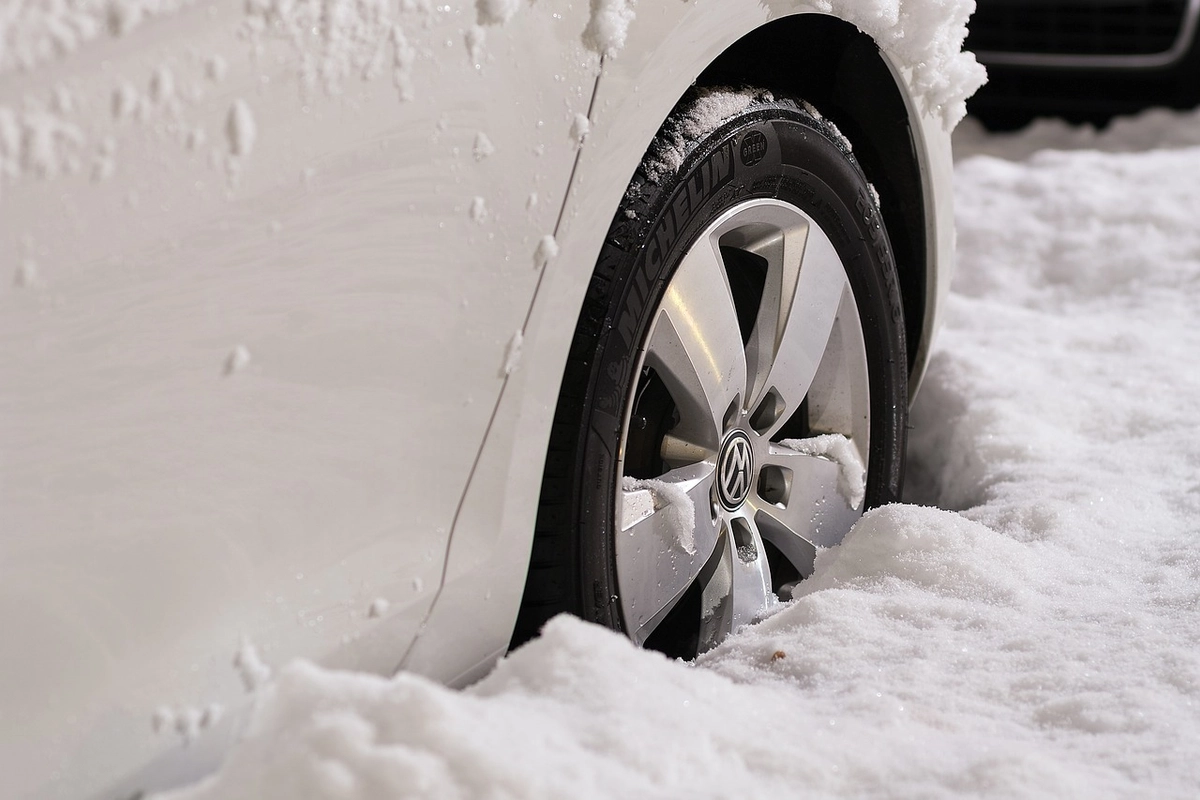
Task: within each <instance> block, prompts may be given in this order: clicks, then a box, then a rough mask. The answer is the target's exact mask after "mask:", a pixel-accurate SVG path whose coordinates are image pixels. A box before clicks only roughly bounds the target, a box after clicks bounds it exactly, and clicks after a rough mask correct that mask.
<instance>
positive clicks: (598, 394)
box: [514, 91, 907, 658]
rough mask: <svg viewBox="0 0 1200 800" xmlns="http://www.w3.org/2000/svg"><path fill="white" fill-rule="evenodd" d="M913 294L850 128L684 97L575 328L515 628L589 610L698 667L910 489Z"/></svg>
mask: <svg viewBox="0 0 1200 800" xmlns="http://www.w3.org/2000/svg"><path fill="white" fill-rule="evenodd" d="M730 109H739V110H737V111H736V112H735V113H732V114H730V113H729V112H730ZM722 117H724V121H723V122H721V123H720V124H719V125H717V126H716V127H715V129H713V130H710V131H708V132H705V133H699V132H700V131H703V129H704V127H705V121H706V120H712V119H714V118H717V119H720V118H722ZM897 286H898V284H897V280H896V268H895V264H894V263H893V259H892V254H891V248H890V246H889V243H888V238H887V234H886V231H885V230H884V228H883V225H882V221H881V219H880V215H879V212H878V208H877V202H876V200H875V195H874V192H873V190H872V189H871V188H870V186H869V184H868V183H867V180H866V178H865V177H864V176H863V174H862V172H861V170H860V169H859V167H858V165H857V163H856V162H855V160H854V158H853V156H852V155H851V153H850V151H849V147H848V145H847V144H846V143H845V140H844V139H843V138H842V137H841V135H840V134H839V133H837V131H836V129H834V128H833V127H832V125H830V124H829V123H828V122H826V121H825V120H823V119H821V118H820V117H819V116H818V115H816V114H815V113H813V112H812V111H811V109H808V108H807V107H806V106H804V105H803V104H801V103H798V102H792V101H786V100H775V99H773V98H771V97H770V96H769V95H766V94H765V93H761V92H745V91H742V92H722V91H703V92H697V93H696V94H695V95H694V96H693V97H692V98H690V99H689V100H687V101H685V102H684V103H681V105H680V107H679V108H678V109H677V110H676V112H675V113H674V114H673V115H672V117H671V118H670V119H668V121H667V122H666V124H665V125H664V126H663V129H662V130H661V131H660V133H659V136H658V137H657V139H656V140H655V143H654V145H653V146H652V147H651V149H650V151H649V152H648V154H647V156H646V158H645V160H644V161H643V163H642V166H641V168H640V169H639V171H638V173H637V174H636V175H635V177H634V180H633V182H632V184H631V185H630V187H629V190H628V191H627V193H626V196H625V200H624V202H623V203H622V206H621V208H620V209H619V210H618V211H617V214H616V216H615V218H614V220H613V223H612V225H611V227H610V229H609V234H608V237H607V238H606V242H605V245H604V249H603V251H602V253H601V256H600V259H599V263H598V265H597V268H596V272H595V274H594V276H593V279H592V282H591V284H590V286H589V290H588V294H587V297H586V300H585V304H584V308H583V312H582V314H581V315H580V318H579V322H578V325H577V327H576V331H575V337H574V340H573V344H572V348H571V355H570V362H569V364H568V366H567V371H566V376H565V378H564V381H563V385H562V389H561V392H560V396H559V401H558V407H557V410H556V412H555V420H554V429H553V432H552V436H551V442H550V450H549V456H548V459H547V464H546V470H545V474H544V477H543V483H542V496H541V501H540V505H539V511H538V521H537V529H536V534H535V541H534V547H533V553H532V558H531V563H530V571H529V577H528V581H527V585H526V589H525V596H524V599H523V601H522V609H521V614H520V617H519V619H518V624H517V630H516V633H515V636H514V642H515V643H519V642H520V641H523V640H524V639H526V638H529V637H531V636H532V635H534V634H535V633H536V631H537V630H538V629H539V628H540V626H541V624H542V623H543V622H544V621H545V620H546V619H548V618H549V617H550V616H552V615H553V614H556V613H560V612H570V613H573V614H577V615H579V616H582V617H583V618H585V619H588V620H591V621H594V622H598V623H600V624H603V625H606V626H609V627H611V628H614V629H618V630H623V631H625V632H626V633H627V634H628V635H629V636H630V637H631V638H632V639H633V640H634V641H635V642H637V643H638V644H642V645H645V646H647V647H651V648H654V649H658V650H661V651H663V652H665V653H667V654H669V655H672V656H678V657H684V658H690V657H693V656H695V655H696V654H697V653H699V652H703V651H704V650H706V649H708V648H710V647H712V646H713V645H715V644H716V643H718V642H719V641H721V640H722V639H723V638H724V637H725V636H727V635H729V634H730V633H731V632H733V631H735V630H736V629H737V628H739V627H740V626H742V625H744V624H746V623H749V622H752V621H754V619H755V618H756V617H757V616H759V615H760V614H761V613H762V611H763V610H764V609H765V608H767V607H768V606H769V605H770V604H771V603H773V602H775V599H776V598H777V597H779V596H784V597H786V596H788V595H789V594H790V591H791V589H792V587H793V586H794V585H795V584H796V583H797V582H798V581H800V580H802V579H803V578H804V577H806V576H808V575H809V574H810V573H811V572H812V568H813V559H814V556H815V552H816V548H819V547H830V546H833V545H836V544H838V543H839V542H840V541H841V540H842V538H843V537H844V536H845V535H846V533H847V532H848V531H849V529H850V527H851V526H852V525H853V524H854V522H855V521H856V520H857V518H858V517H859V516H861V514H862V513H863V511H864V510H865V509H867V508H870V507H873V506H877V505H882V504H884V503H888V502H892V501H894V500H896V499H897V498H898V496H899V492H900V485H901V480H902V475H903V467H904V444H905V423H906V419H907V406H906V402H907V383H906V365H907V359H906V357H905V342H904V320H903V312H902V308H901V302H900V296H899V292H898V288H897Z"/></svg>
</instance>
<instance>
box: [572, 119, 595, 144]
mask: <svg viewBox="0 0 1200 800" xmlns="http://www.w3.org/2000/svg"><path fill="white" fill-rule="evenodd" d="M591 128H592V123H591V122H590V121H589V120H588V118H587V115H585V114H576V115H575V116H574V117H573V118H572V119H571V130H570V137H571V141H573V142H575V143H576V144H583V140H584V139H585V138H587V135H588V131H590V130H591Z"/></svg>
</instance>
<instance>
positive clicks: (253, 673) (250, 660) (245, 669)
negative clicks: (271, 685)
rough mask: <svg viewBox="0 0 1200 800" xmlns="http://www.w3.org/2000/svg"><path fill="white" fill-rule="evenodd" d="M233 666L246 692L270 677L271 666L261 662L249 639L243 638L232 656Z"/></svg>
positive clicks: (259, 685) (257, 687)
mask: <svg viewBox="0 0 1200 800" xmlns="http://www.w3.org/2000/svg"><path fill="white" fill-rule="evenodd" d="M233 668H234V669H236V670H237V673H238V675H239V676H240V677H241V679H242V685H243V686H245V687H246V691H247V692H254V691H257V690H258V689H260V688H261V687H262V686H264V685H265V684H266V683H267V681H268V680H270V678H271V668H270V667H268V666H267V665H266V664H265V663H263V660H262V658H260V657H259V655H258V649H257V648H256V647H255V646H254V643H253V642H251V641H250V640H249V639H243V640H242V644H241V647H239V648H238V651H237V653H236V654H235V655H234V657H233Z"/></svg>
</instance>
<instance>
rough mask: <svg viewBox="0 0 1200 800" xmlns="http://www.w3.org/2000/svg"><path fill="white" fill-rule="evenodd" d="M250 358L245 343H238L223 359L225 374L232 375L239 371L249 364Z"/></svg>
mask: <svg viewBox="0 0 1200 800" xmlns="http://www.w3.org/2000/svg"><path fill="white" fill-rule="evenodd" d="M250 359H251V355H250V351H249V350H248V349H247V348H246V345H244V344H239V345H237V346H235V347H234V348H233V350H231V351H230V353H229V356H228V357H226V359H225V370H224V371H225V374H226V375H233V374H234V373H236V372H241V371H242V370H244V369H245V368H246V367H248V366H250Z"/></svg>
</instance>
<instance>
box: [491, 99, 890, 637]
mask: <svg viewBox="0 0 1200 800" xmlns="http://www.w3.org/2000/svg"><path fill="white" fill-rule="evenodd" d="M741 94H743V95H747V94H748V95H750V97H751V98H752V99H751V101H750V102H749V103H748V104H747V105H746V107H745V108H744V110H742V111H741V112H740V113H738V114H736V115H735V116H734V117H733V118H731V119H727V120H726V121H725V122H723V123H722V124H720V126H719V127H717V128H716V129H715V130H713V131H711V132H710V133H708V134H706V135H704V136H702V137H700V138H699V140H698V141H688V130H689V128H692V127H694V125H695V117H696V112H697V110H698V109H701V108H703V107H704V106H703V104H705V103H706V102H709V103H710V104H711V97H710V94H709V93H708V92H704V91H698V92H694V93H693V94H692V96H690V97H689V98H686V99H685V100H684V101H682V102H681V103H680V105H679V107H678V108H677V109H676V111H675V112H674V113H673V114H672V116H671V117H670V118H669V119H668V120H667V122H666V123H665V124H664V126H663V128H662V129H661V130H660V132H659V134H658V136H657V138H656V139H655V142H654V144H653V145H652V146H651V148H650V150H649V151H648V153H647V156H646V157H645V159H644V160H643V162H642V165H641V167H640V168H639V170H638V172H637V173H636V175H635V176H634V178H633V180H632V182H631V184H630V187H629V190H628V191H627V193H626V196H625V199H624V201H623V202H622V204H621V207H620V208H619V209H618V210H617V213H616V214H615V216H614V218H613V221H612V224H611V226H610V228H609V232H608V235H607V237H606V239H605V243H604V246H603V249H602V251H601V254H600V258H599V261H598V263H597V266H596V270H595V273H594V275H593V277H592V280H591V283H590V285H589V288H588V291H587V295H586V299H585V301H584V305H583V310H582V312H581V314H580V316H579V321H578V324H577V326H576V330H575V335H574V338H573V340H572V345H571V350H570V356H569V361H568V363H567V366H566V371H565V374H564V377H563V382H562V387H561V391H560V395H559V399H558V405H557V408H556V410H555V415H554V423H553V429H552V433H551V438H550V444H549V452H548V456H547V460H546V467H545V472H544V475H543V479H542V491H541V500H540V504H539V509H538V516H537V526H536V532H535V538H534V543H533V551H532V555H531V560H530V566H529V575H528V579H527V584H526V587H525V593H524V597H523V600H522V605H521V611H520V615H519V618H518V620H517V625H516V629H515V632H514V636H513V644H514V646H515V645H517V644H520V643H522V642H524V641H525V640H527V639H529V638H532V637H533V636H535V635H536V634H537V632H538V630H539V629H540V628H541V626H542V624H543V623H544V622H545V621H546V620H548V619H549V618H550V617H552V616H554V615H556V614H559V613H563V612H565V613H570V614H574V615H577V616H580V617H582V618H583V619H586V620H589V621H592V622H595V623H599V624H601V625H604V626H607V627H609V628H612V629H615V630H627V625H626V621H625V619H624V618H623V617H624V614H623V612H622V608H621V603H619V602H618V596H619V586H618V580H617V568H616V558H615V554H614V532H615V530H616V520H615V515H616V514H617V511H616V508H617V493H618V491H619V486H620V482H621V479H622V476H621V475H620V474H618V472H617V464H618V451H619V449H620V448H621V445H622V435H623V424H624V417H625V414H626V410H627V409H628V408H629V407H630V405H631V403H632V400H631V397H632V395H633V393H634V392H636V391H643V392H644V391H646V389H645V384H646V380H647V374H648V373H647V372H646V371H645V370H643V369H639V366H640V364H641V362H640V360H639V353H640V349H641V348H642V346H643V345H644V344H645V343H646V337H647V335H648V334H647V331H648V329H649V326H650V324H651V321H652V318H653V316H654V314H655V313H656V312H657V310H658V308H659V305H660V302H662V300H663V296H664V292H665V291H666V287H667V285H668V282H669V281H670V280H671V278H672V276H673V274H674V273H675V271H676V269H677V267H678V265H679V263H680V261H681V259H682V258H683V256H684V255H685V254H686V253H687V252H688V250H689V248H690V247H692V245H693V244H694V243H695V241H696V240H697V237H698V236H699V235H701V233H702V232H703V231H705V230H706V228H707V226H710V225H711V224H712V223H713V221H714V220H716V219H717V218H718V217H719V216H720V215H722V214H723V213H725V212H727V211H728V210H730V209H735V208H736V207H741V206H740V205H739V204H745V203H746V202H747V201H749V200H752V199H754V198H773V199H775V200H778V201H782V202H784V203H787V204H789V205H791V206H795V207H796V208H798V209H800V210H802V211H803V212H804V213H805V214H806V215H808V216H809V217H811V219H812V220H815V221H816V223H817V224H818V225H819V227H820V229H821V230H822V231H824V232H825V233H826V234H827V236H828V239H829V241H830V242H832V244H833V247H834V248H835V250H836V253H837V255H838V257H839V258H840V260H841V262H842V264H843V266H844V269H845V274H846V276H847V278H848V279H849V285H850V287H851V289H852V293H853V303H854V305H855V306H856V307H857V312H858V318H859V319H860V320H861V328H862V337H863V344H864V345H865V353H866V370H867V374H868V376H869V387H870V389H869V408H870V418H869V430H870V439H869V450H868V452H869V458H868V459H867V468H866V487H865V502H864V503H862V504H861V505H862V507H865V508H870V507H874V506H879V505H883V504H886V503H890V502H893V501H896V500H897V499H898V498H899V496H900V489H901V482H902V478H903V472H904V451H905V428H906V421H907V405H906V404H907V371H906V370H907V368H906V365H907V363H908V362H907V359H906V354H905V339H904V319H903V310H902V305H901V299H900V294H899V289H898V282H897V277H896V268H895V264H894V262H893V258H892V253H891V248H890V245H889V242H888V237H887V233H886V231H885V229H884V227H883V223H882V219H881V216H880V214H879V210H878V208H877V201H876V199H875V195H874V192H873V190H872V189H871V188H870V185H869V184H868V182H867V179H866V177H865V176H864V175H863V173H862V171H861V170H860V169H859V167H858V165H857V163H856V162H855V160H854V158H853V155H852V154H851V153H850V151H849V147H848V145H847V144H846V143H845V140H844V139H843V138H842V136H841V135H840V134H839V133H838V132H837V131H836V129H834V128H833V127H832V125H830V124H829V123H828V122H826V121H825V120H823V119H821V118H820V117H819V116H818V115H816V114H815V113H814V112H812V111H811V109H810V108H809V107H807V106H805V105H804V104H803V103H800V102H794V101H789V100H777V99H775V98H772V97H771V96H770V95H769V94H766V93H763V92H742V93H741ZM680 155H682V163H680V164H679V165H678V166H677V167H676V168H674V169H671V168H669V167H667V166H666V165H667V164H673V163H677V161H678V158H679V156H680ZM721 252H722V253H724V252H725V251H724V250H722V251H721ZM738 269H739V270H740V268H738ZM725 270H726V275H727V278H728V280H729V281H730V284H731V291H732V293H733V294H734V295H735V296H736V295H738V291H739V290H738V286H737V283H738V281H739V280H740V278H739V275H740V274H741V272H738V274H736V275H735V274H734V272H735V271H737V270H735V268H734V267H732V266H730V265H729V263H726V264H725ZM747 274H749V273H747ZM735 299H736V297H735ZM739 313H740V306H739ZM757 313H758V312H757V311H754V312H753V314H757ZM742 324H743V326H744V324H745V323H744V322H743V323H742ZM742 335H743V339H744V338H745V336H746V334H745V332H744V330H743V334H742ZM746 396H747V397H748V396H749V390H747V395H746ZM641 402H643V401H642V400H640V399H639V403H641ZM667 405H668V406H669V405H670V402H667ZM807 405H808V403H807V401H806V402H805V403H804V404H803V405H802V406H801V407H800V408H799V409H797V410H795V411H794V412H792V411H790V410H789V419H788V420H787V422H786V424H784V425H783V428H782V429H781V431H785V432H790V433H791V434H793V435H796V434H798V435H800V436H804V435H808V432H809V427H808V420H807V418H806V417H805V415H806V414H807V413H808V409H807ZM672 414H674V415H675V416H674V417H672ZM677 417H678V412H677V411H676V412H671V411H669V409H668V411H666V412H664V416H663V419H665V421H663V420H659V421H658V423H657V424H660V425H661V426H664V430H665V429H666V428H669V426H670V425H671V424H672V419H675V418H677ZM643 422H644V420H643V419H642V418H640V417H639V423H643ZM781 437H782V433H781V434H780V435H779V436H776V437H775V438H773V439H772V441H777V440H778V439H779V438H781ZM652 458H653V457H652ZM714 505H715V503H714ZM715 515H716V512H715V511H714V518H715ZM714 524H716V523H714ZM767 549H768V550H771V551H772V552H770V553H768V555H771V557H772V558H771V568H772V570H773V571H774V572H785V573H786V572H788V571H789V570H792V569H793V566H794V567H795V571H794V572H793V573H792V574H791V576H790V577H791V578H795V579H799V578H802V577H804V576H805V575H806V574H807V572H806V569H805V567H804V566H803V565H788V564H783V566H782V567H780V566H779V563H780V562H779V560H778V557H779V554H778V552H775V551H774V549H773V548H767ZM809 569H811V566H809ZM787 577H789V576H786V575H785V576H782V577H780V578H779V579H778V580H775V579H774V577H773V583H774V586H773V588H777V587H778V586H779V585H780V582H781V581H782V580H784V579H785V578H787ZM693 594H695V593H694V592H693ZM690 602H693V603H694V604H698V602H699V601H698V595H696V596H695V597H693V598H692V599H691V601H690ZM684 603H685V600H680V601H679V602H678V605H679V606H680V607H682V606H683V605H684ZM697 608H698V605H697ZM671 613H672V614H675V613H676V612H674V611H672V612H671ZM679 613H680V614H683V616H684V618H685V619H684V621H683V623H682V629H681V630H675V628H679V627H680V625H679V623H673V624H674V628H673V629H672V630H673V631H674V632H673V633H671V634H669V635H664V636H661V637H658V638H657V639H655V640H653V641H651V640H648V641H646V642H645V643H646V645H647V646H654V647H656V649H662V650H664V651H666V652H668V653H669V654H671V655H676V656H682V657H690V656H694V655H695V654H696V652H697V650H699V649H703V647H704V646H705V644H704V643H703V642H702V641H700V640H698V639H697V638H696V636H695V635H693V634H692V633H690V632H689V631H688V628H689V627H690V626H691V622H690V620H691V614H692V613H693V612H687V613H686V614H684V613H683V612H679ZM698 624H699V622H698V620H697V625H698ZM709 644H711V642H710V643H709Z"/></svg>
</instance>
